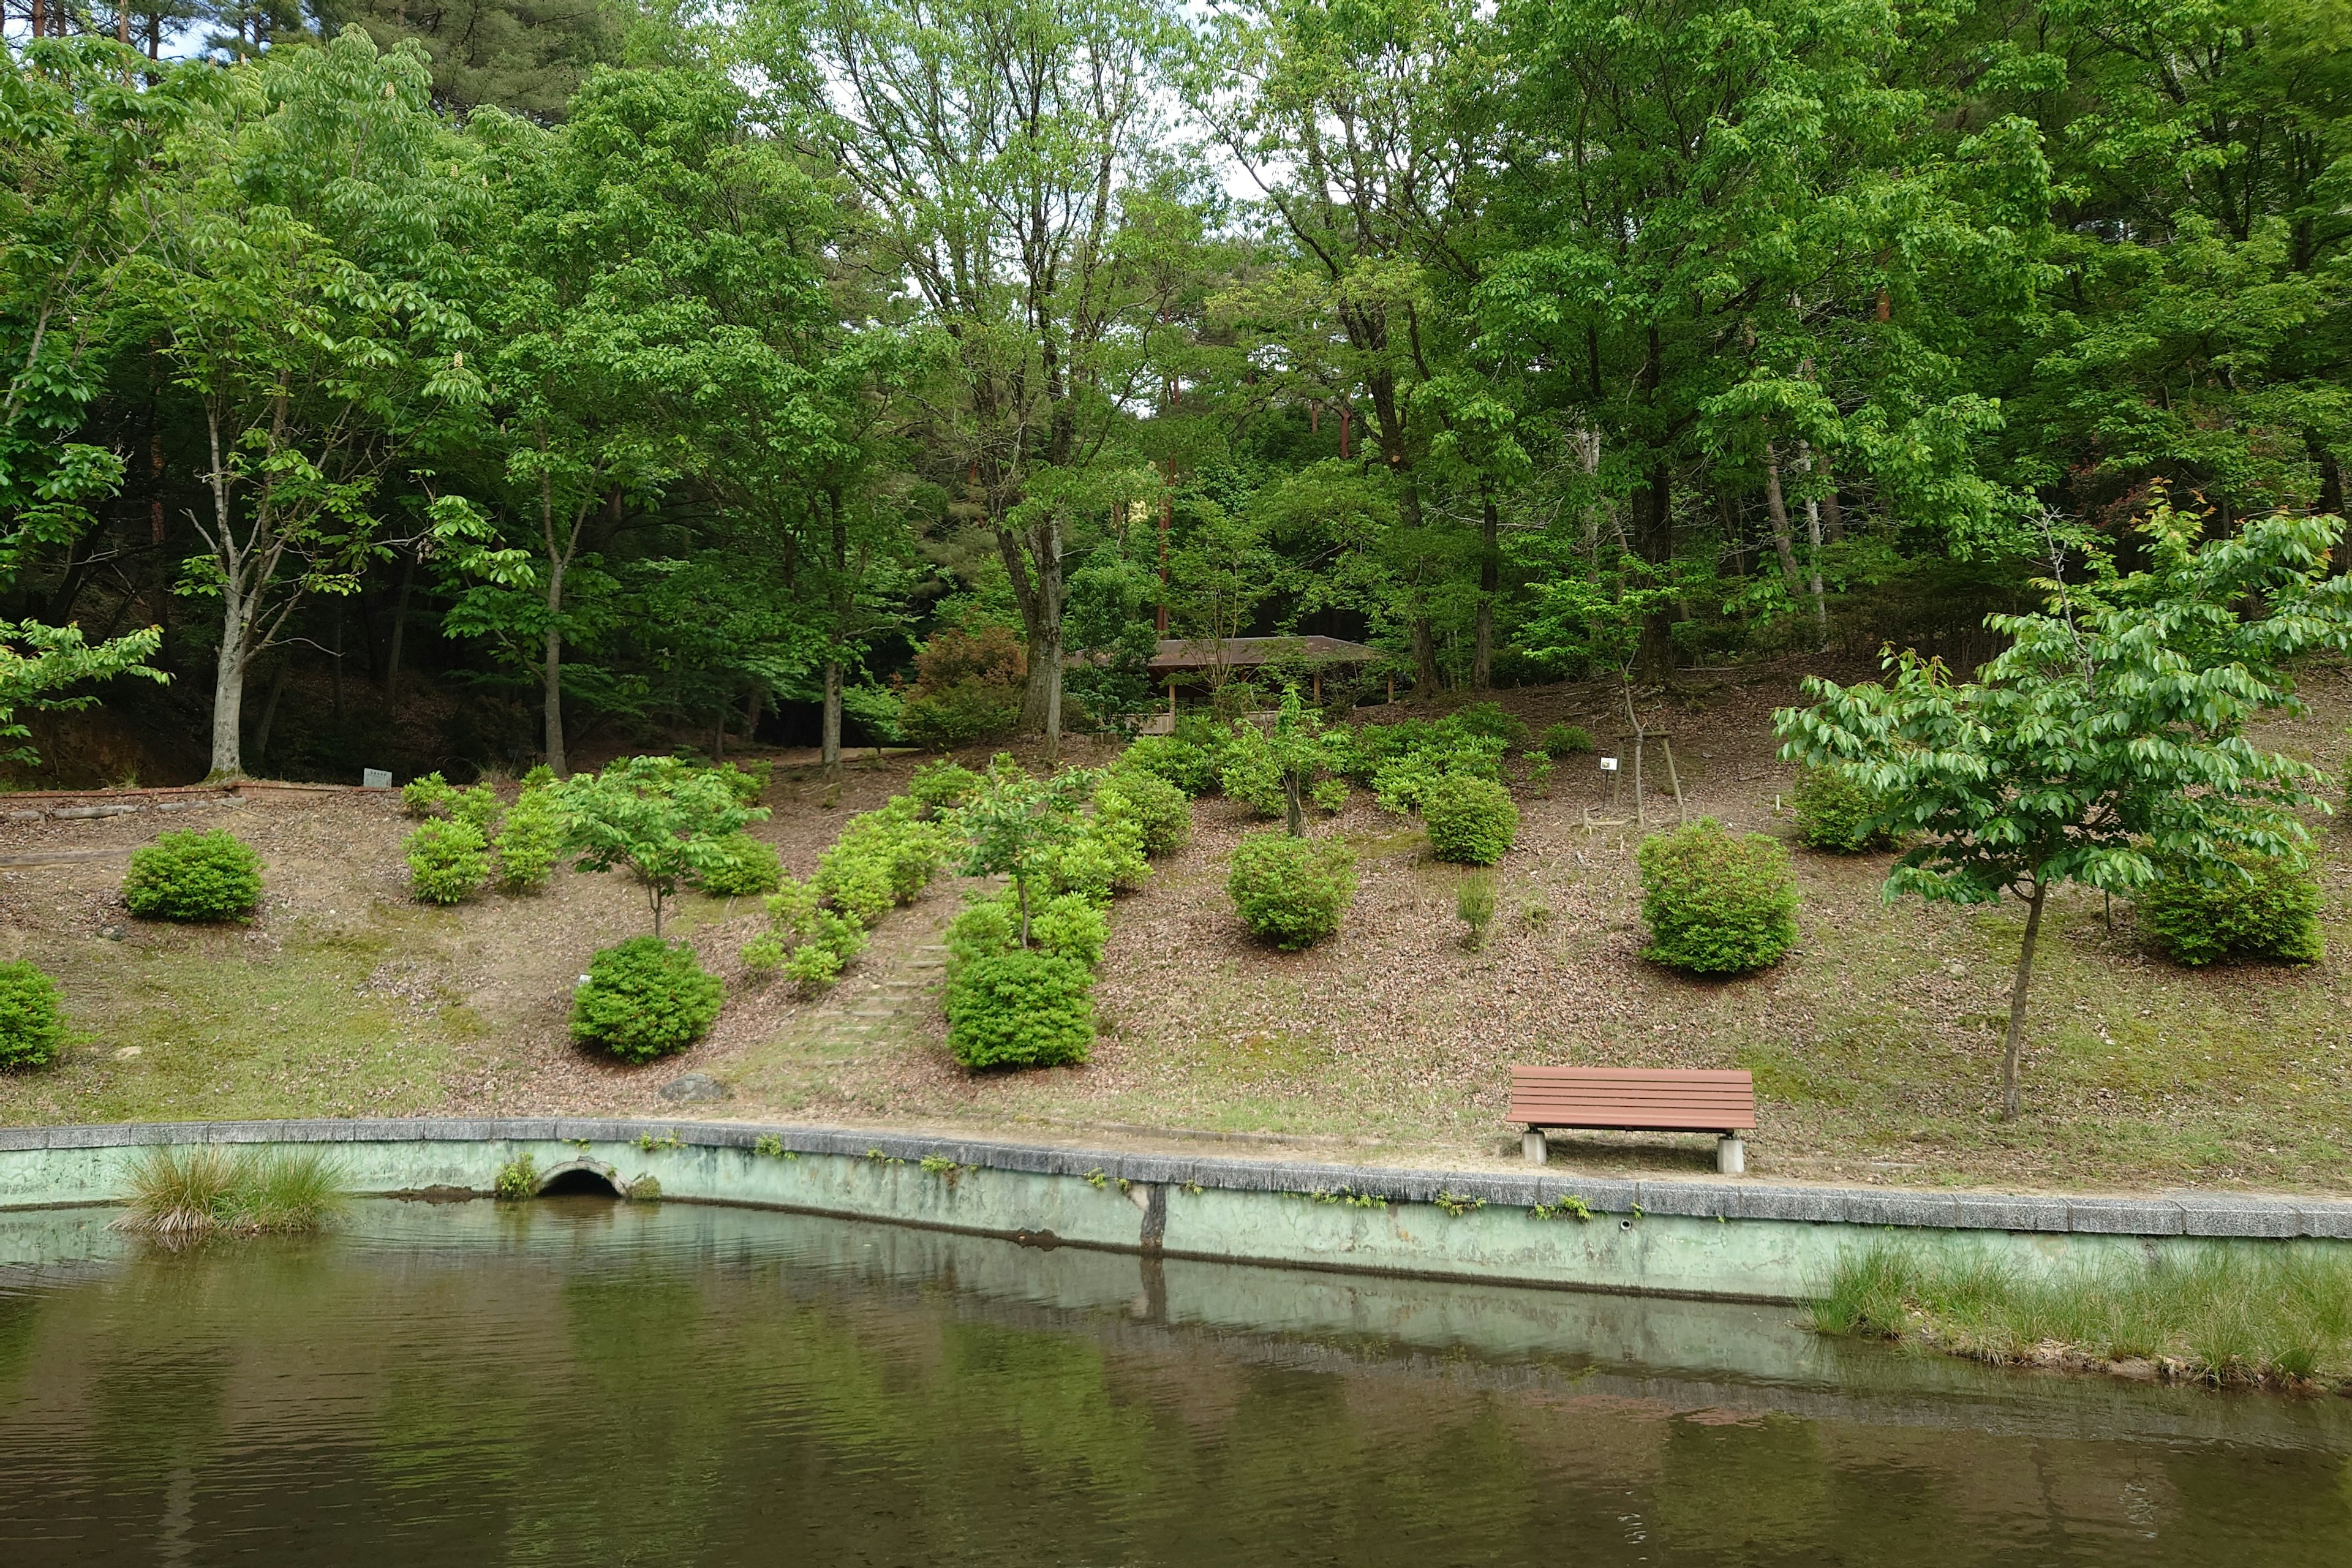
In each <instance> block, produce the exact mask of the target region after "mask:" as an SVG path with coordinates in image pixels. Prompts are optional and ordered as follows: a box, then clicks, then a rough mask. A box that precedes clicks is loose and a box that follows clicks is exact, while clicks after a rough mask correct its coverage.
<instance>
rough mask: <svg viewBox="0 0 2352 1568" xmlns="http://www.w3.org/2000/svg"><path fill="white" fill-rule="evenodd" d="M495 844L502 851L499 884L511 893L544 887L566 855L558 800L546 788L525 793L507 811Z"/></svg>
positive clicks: (561, 814)
mask: <svg viewBox="0 0 2352 1568" xmlns="http://www.w3.org/2000/svg"><path fill="white" fill-rule="evenodd" d="M492 843H493V845H494V846H495V847H496V848H497V849H498V852H499V883H500V885H501V886H503V887H505V888H506V889H507V890H508V891H509V892H514V893H527V892H530V891H531V890H532V889H538V888H543V887H545V886H546V885H547V879H548V875H549V873H551V872H552V871H553V870H554V869H555V862H556V859H557V858H558V857H559V856H561V855H562V853H563V813H562V810H561V809H559V808H558V807H557V805H556V804H555V797H554V796H553V795H550V794H548V793H547V791H546V790H545V789H544V788H531V789H526V790H524V791H523V792H522V794H521V795H520V796H518V797H517V798H516V800H515V803H514V805H511V806H509V807H508V808H507V814H506V816H505V818H504V819H503V820H502V821H500V822H499V831H498V836H497V837H496V838H494V839H493V840H492Z"/></svg>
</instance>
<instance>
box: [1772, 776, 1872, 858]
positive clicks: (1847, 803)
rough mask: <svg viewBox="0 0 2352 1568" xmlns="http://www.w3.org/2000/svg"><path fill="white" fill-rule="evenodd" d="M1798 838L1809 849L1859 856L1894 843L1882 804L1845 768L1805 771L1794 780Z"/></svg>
mask: <svg viewBox="0 0 2352 1568" xmlns="http://www.w3.org/2000/svg"><path fill="white" fill-rule="evenodd" d="M1790 804H1791V805H1793V806H1794V807H1795V808H1796V816H1797V838H1798V841H1799V842H1801V843H1802V844H1803V845H1804V846H1805V847H1807V848H1809V849H1826V850H1828V851H1830V852H1831V853H1832V854H1835V855H1859V854H1861V853H1863V852H1864V850H1869V849H1885V848H1888V847H1892V846H1893V844H1894V842H1895V836H1894V834H1893V833H1892V832H1891V831H1889V830H1888V828H1887V826H1886V823H1885V802H1884V801H1882V800H1881V799H1880V798H1879V797H1878V796H1877V795H1874V794H1872V793H1871V790H1870V786H1869V785H1867V784H1864V783H1863V782H1862V780H1861V779H1860V778H1858V777H1857V776H1855V774H1854V773H1853V772H1851V771H1850V770H1848V769H1845V768H1836V767H1825V768H1807V769H1806V770H1805V771H1804V773H1803V775H1802V776H1801V777H1800V778H1799V779H1798V780H1797V790H1796V794H1795V795H1793V796H1792V797H1791V799H1790Z"/></svg>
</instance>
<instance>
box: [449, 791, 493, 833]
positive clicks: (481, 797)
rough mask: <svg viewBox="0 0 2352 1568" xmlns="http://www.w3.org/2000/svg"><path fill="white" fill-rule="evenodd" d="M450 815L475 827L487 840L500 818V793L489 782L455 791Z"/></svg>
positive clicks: (452, 795)
mask: <svg viewBox="0 0 2352 1568" xmlns="http://www.w3.org/2000/svg"><path fill="white" fill-rule="evenodd" d="M449 815H450V816H451V817H453V818H455V819H456V820H457V821H459V822H462V823H465V824H466V825H467V826H470V827H471V828H473V830H474V831H475V832H477V833H478V834H480V835H481V836H482V837H483V838H484V840H486V841H487V840H488V838H489V837H490V829H491V827H492V826H493V825H494V824H496V823H497V821H498V819H499V797H498V793H497V792H496V791H494V790H492V789H491V788H490V787H489V786H488V784H476V785H475V786H474V787H473V788H471V789H461V790H457V791H454V792H452V793H451V795H450V797H449Z"/></svg>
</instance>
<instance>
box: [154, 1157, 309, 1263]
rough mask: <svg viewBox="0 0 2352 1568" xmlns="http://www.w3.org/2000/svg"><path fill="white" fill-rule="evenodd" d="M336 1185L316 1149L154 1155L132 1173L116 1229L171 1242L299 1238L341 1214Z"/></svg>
mask: <svg viewBox="0 0 2352 1568" xmlns="http://www.w3.org/2000/svg"><path fill="white" fill-rule="evenodd" d="M342 1182H343V1173H342V1167H341V1166H340V1165H338V1164H337V1163H335V1162H334V1161H332V1160H331V1159H330V1158H328V1157H327V1156H326V1155H325V1154H323V1153H321V1152H319V1151H318V1150H315V1149H253V1150H248V1149H240V1150H238V1151H236V1152H235V1153H230V1152H226V1151H224V1150H221V1149H216V1148H198V1149H185V1150H181V1149H171V1148H157V1149H152V1150H150V1151H148V1152H146V1153H145V1154H143V1155H142V1156H140V1158H139V1160H138V1161H137V1162H136V1163H134V1164H133V1165H132V1166H131V1199H130V1205H129V1212H128V1213H127V1214H125V1215H123V1217H122V1218H121V1220H120V1221H118V1222H117V1223H118V1224H119V1225H120V1226H121V1228H123V1229H124V1230H133V1231H139V1232H141V1233H142V1234H144V1235H148V1236H153V1237H161V1238H162V1239H163V1240H166V1241H173V1242H184V1241H201V1240H203V1239H204V1238H205V1237H213V1236H263V1235H273V1234H274V1235H299V1234H303V1233H307V1232H310V1231H317V1230H321V1229H324V1228H325V1227H326V1226H327V1225H328V1224H329V1223H330V1222H331V1221H332V1220H333V1219H334V1217H335V1216H336V1215H338V1214H340V1213H341V1210H342V1208H343V1205H344V1204H345V1203H346V1202H347V1201H348V1199H347V1198H346V1196H345V1194H344V1193H343V1190H342Z"/></svg>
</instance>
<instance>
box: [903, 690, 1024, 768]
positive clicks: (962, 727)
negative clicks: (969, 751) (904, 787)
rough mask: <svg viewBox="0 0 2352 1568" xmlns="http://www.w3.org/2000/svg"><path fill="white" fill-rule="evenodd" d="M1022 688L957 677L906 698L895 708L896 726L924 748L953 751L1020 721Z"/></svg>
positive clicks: (999, 733) (933, 750) (1000, 732)
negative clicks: (897, 708)
mask: <svg viewBox="0 0 2352 1568" xmlns="http://www.w3.org/2000/svg"><path fill="white" fill-rule="evenodd" d="M1021 691H1022V689H1021V688H1020V687H1018V686H1000V685H996V684H994V683H983V682H981V681H977V680H960V681H957V682H956V683H955V684H953V685H951V686H949V687H946V688H944V689H940V690H938V691H926V692H922V693H919V694H918V695H916V696H913V697H909V698H908V699H907V702H906V706H904V707H903V708H901V709H900V710H898V728H899V729H900V730H902V731H905V732H906V736H907V739H908V740H909V741H911V742H914V743H915V744H916V745H918V746H920V747H922V748H923V749H924V750H925V751H930V752H952V751H954V750H955V749H956V748H957V747H958V746H968V745H970V744H971V743H972V742H974V741H982V740H986V739H988V738H989V737H990V736H992V735H1002V734H1003V733H1004V732H1005V731H1008V730H1010V729H1012V728H1013V725H1014V724H1015V723H1017V722H1019V721H1020V718H1021Z"/></svg>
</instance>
